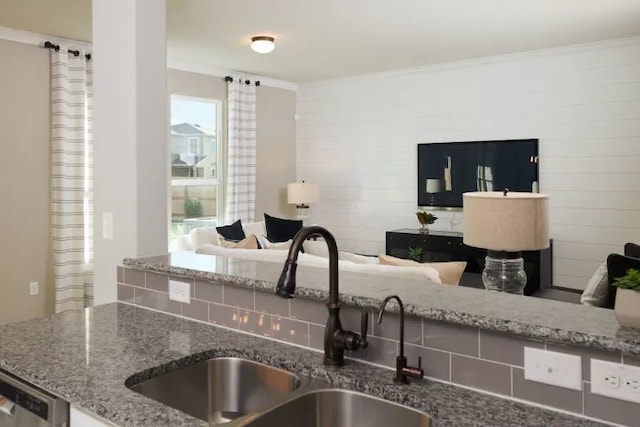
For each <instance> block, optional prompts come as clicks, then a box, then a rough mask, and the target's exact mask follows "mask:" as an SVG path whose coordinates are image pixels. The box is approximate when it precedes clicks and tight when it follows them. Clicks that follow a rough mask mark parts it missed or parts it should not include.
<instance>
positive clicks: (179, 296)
mask: <svg viewBox="0 0 640 427" xmlns="http://www.w3.org/2000/svg"><path fill="white" fill-rule="evenodd" d="M169 299H170V300H173V301H178V302H184V303H185V304H191V283H188V282H181V281H179V280H169Z"/></svg>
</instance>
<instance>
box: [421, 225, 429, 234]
mask: <svg viewBox="0 0 640 427" xmlns="http://www.w3.org/2000/svg"><path fill="white" fill-rule="evenodd" d="M420 233H422V234H429V224H420Z"/></svg>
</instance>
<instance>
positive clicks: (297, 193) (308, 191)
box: [287, 181, 319, 220]
mask: <svg viewBox="0 0 640 427" xmlns="http://www.w3.org/2000/svg"><path fill="white" fill-rule="evenodd" d="M318 194H319V188H318V185H317V184H308V183H306V182H304V181H302V182H293V183H291V184H288V185H287V202H288V203H289V204H295V205H296V217H297V218H298V219H301V220H304V219H306V218H309V205H310V204H311V203H315V202H317V201H318Z"/></svg>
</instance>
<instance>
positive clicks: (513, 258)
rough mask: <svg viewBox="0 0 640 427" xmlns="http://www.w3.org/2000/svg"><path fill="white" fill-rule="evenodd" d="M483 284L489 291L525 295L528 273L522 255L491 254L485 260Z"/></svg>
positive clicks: (507, 253) (510, 253)
mask: <svg viewBox="0 0 640 427" xmlns="http://www.w3.org/2000/svg"><path fill="white" fill-rule="evenodd" d="M482 283H484V287H485V288H486V289H487V290H489V291H497V292H507V293H510V294H520V295H523V294H524V287H525V286H526V284H527V273H525V271H524V260H523V259H522V257H521V256H520V253H517V254H516V253H513V252H502V253H499V254H496V253H491V252H490V253H489V255H487V257H486V258H485V265H484V270H483V271H482Z"/></svg>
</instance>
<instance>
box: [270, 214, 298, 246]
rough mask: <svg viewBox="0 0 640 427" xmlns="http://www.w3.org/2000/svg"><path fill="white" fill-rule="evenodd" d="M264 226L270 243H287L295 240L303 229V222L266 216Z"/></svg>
mask: <svg viewBox="0 0 640 427" xmlns="http://www.w3.org/2000/svg"><path fill="white" fill-rule="evenodd" d="M264 226H265V228H266V229H267V239H269V241H270V242H286V241H287V240H289V239H293V236H295V235H296V233H297V232H298V231H300V229H301V228H302V220H294V219H284V218H276V217H274V216H271V215H267V214H264Z"/></svg>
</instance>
